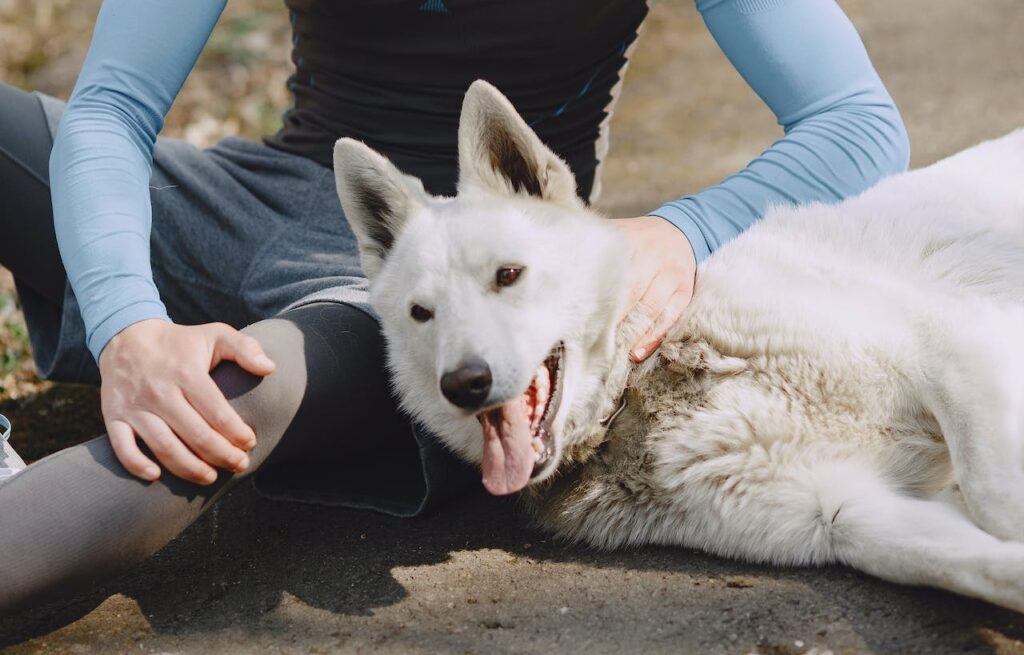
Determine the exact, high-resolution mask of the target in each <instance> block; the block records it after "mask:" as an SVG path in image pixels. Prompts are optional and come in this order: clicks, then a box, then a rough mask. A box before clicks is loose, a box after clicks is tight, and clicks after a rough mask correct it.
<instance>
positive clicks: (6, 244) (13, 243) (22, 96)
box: [0, 82, 65, 307]
mask: <svg viewBox="0 0 1024 655" xmlns="http://www.w3.org/2000/svg"><path fill="white" fill-rule="evenodd" d="M52 145H53V143H52V141H51V138H50V130H49V128H48V126H47V123H46V119H45V116H44V115H43V110H42V107H41V106H40V104H39V99H38V98H36V97H35V96H33V95H32V94H30V93H25V92H24V91H21V90H20V89H16V88H15V87H13V86H9V85H7V84H3V83H2V82H0V197H3V199H4V200H3V204H2V205H0V207H2V209H0V266H3V267H5V268H7V269H9V270H10V271H11V272H12V273H13V274H14V276H15V277H16V278H17V279H18V281H19V284H22V285H25V286H27V287H29V288H30V289H32V290H33V291H35V292H36V293H37V294H39V295H41V296H43V297H44V298H46V299H47V300H49V301H50V302H52V303H53V304H55V305H56V306H58V307H59V306H60V303H61V299H62V298H63V295H64V284H65V274H64V266H63V264H61V260H60V253H59V252H58V250H57V237H56V236H55V234H54V230H53V214H52V212H51V208H50V187H49V172H48V162H49V159H50V149H51V147H52Z"/></svg>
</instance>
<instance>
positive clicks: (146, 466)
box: [107, 421, 160, 482]
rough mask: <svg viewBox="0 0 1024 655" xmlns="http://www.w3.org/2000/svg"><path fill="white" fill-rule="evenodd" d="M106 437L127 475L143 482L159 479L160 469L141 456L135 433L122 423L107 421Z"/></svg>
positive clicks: (151, 461)
mask: <svg viewBox="0 0 1024 655" xmlns="http://www.w3.org/2000/svg"><path fill="white" fill-rule="evenodd" d="M107 437H108V438H109V439H110V446H111V448H113V449H114V454H115V455H117V459H118V461H119V462H121V465H122V466H124V467H125V469H127V470H128V472H129V473H131V474H132V475H134V476H135V477H137V478H142V479H143V480H149V481H151V482H152V481H153V480H156V479H157V478H159V477H160V467H159V466H157V465H156V463H154V462H153V460H151V459H150V458H148V457H146V456H145V455H143V454H142V451H141V450H139V445H138V444H137V443H135V431H134V430H132V428H131V426H130V425H128V424H127V423H125V422H124V421H109V422H108V423H107Z"/></svg>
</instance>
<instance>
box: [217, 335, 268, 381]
mask: <svg viewBox="0 0 1024 655" xmlns="http://www.w3.org/2000/svg"><path fill="white" fill-rule="evenodd" d="M215 329H216V331H217V334H216V341H215V343H214V350H213V366H216V365H217V364H218V363H220V362H221V361H224V360H225V359H228V360H232V361H234V362H235V363H237V364H238V365H239V366H241V367H242V368H243V369H245V370H246V371H248V372H249V373H252V374H253V375H259V376H265V375H270V374H271V373H273V372H274V362H273V361H272V360H271V359H270V358H269V357H267V354H266V353H265V352H263V346H261V345H260V342H259V341H257V340H256V339H254V338H252V337H250V336H249V335H246V334H242V333H241V332H239V331H238V330H235V329H234V328H232V327H229V326H227V325H218V326H216V328H215Z"/></svg>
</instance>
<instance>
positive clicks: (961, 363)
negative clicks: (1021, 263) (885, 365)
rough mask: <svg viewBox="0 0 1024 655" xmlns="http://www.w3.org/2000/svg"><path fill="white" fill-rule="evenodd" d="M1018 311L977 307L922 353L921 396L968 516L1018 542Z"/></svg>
mask: <svg viewBox="0 0 1024 655" xmlns="http://www.w3.org/2000/svg"><path fill="white" fill-rule="evenodd" d="M1022 335H1024V313H1022V312H1021V311H1020V310H1018V309H1005V308H990V307H980V308H979V309H978V311H975V312H973V313H972V315H971V319H970V321H969V322H967V323H966V324H960V325H957V326H955V327H953V326H950V325H949V324H947V325H946V326H945V327H944V328H943V329H942V333H941V334H940V335H935V336H936V337H937V338H933V339H931V340H930V341H931V343H929V345H928V348H927V351H926V352H925V353H924V355H923V361H924V362H925V365H924V379H925V383H924V390H923V399H924V402H925V406H926V407H927V409H928V410H929V411H930V412H931V413H932V414H933V415H934V416H935V418H936V419H937V420H938V423H939V426H940V428H941V430H942V433H943V436H944V438H945V440H946V443H947V445H948V447H949V451H950V457H951V459H952V463H953V472H954V477H955V479H956V481H957V483H958V484H959V486H960V490H961V492H962V494H963V498H964V503H965V505H966V507H967V510H968V512H969V513H970V515H971V517H972V518H973V519H974V520H975V522H977V523H978V525H980V526H981V527H982V528H984V529H985V530H986V531H988V532H990V533H991V534H993V535H995V536H996V537H999V538H1001V539H1008V540H1012V541H1022V542H1024V338H1022Z"/></svg>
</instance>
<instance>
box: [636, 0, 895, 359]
mask: <svg viewBox="0 0 1024 655" xmlns="http://www.w3.org/2000/svg"><path fill="white" fill-rule="evenodd" d="M697 8H698V9H699V10H700V12H701V15H702V17H703V18H704V21H705V23H706V24H707V26H708V29H709V30H710V31H711V34H712V35H713V36H714V38H715V40H716V41H717V42H718V44H719V46H720V47H721V48H722V51H723V52H724V53H725V55H726V56H727V57H728V58H729V60H730V61H731V62H732V64H733V65H734V66H735V67H736V69H737V71H739V73H740V74H741V75H742V76H743V78H744V79H745V80H746V81H747V83H748V84H750V86H751V88H753V89H754V91H755V92H756V93H757V94H758V95H759V96H760V97H761V98H762V99H763V100H764V101H765V103H766V104H767V105H768V106H769V108H770V109H771V110H772V112H773V113H774V114H775V116H776V118H777V120H778V122H779V124H780V125H782V127H783V129H784V132H785V135H784V136H783V137H782V138H781V139H779V140H778V141H776V142H775V143H774V144H772V146H771V147H770V148H769V149H768V150H766V151H765V152H763V153H762V154H761V155H760V156H759V157H757V158H756V159H754V160H753V161H751V162H750V163H749V164H748V165H747V167H746V168H744V169H743V170H742V171H740V172H739V173H737V174H735V175H732V176H730V177H729V178H727V179H726V180H724V181H723V182H721V183H720V184H718V185H715V186H712V187H709V188H707V189H705V190H703V191H701V192H699V193H697V194H694V195H690V196H685V197H683V198H680V199H678V200H674V201H671V202H668V203H665V204H664V205H662V206H661V207H659V208H658V209H656V210H654V211H653V212H651V216H653V217H660V218H659V219H654V218H650V217H648V218H645V219H639V220H641V221H644V223H643V225H644V226H645V229H646V233H647V234H648V235H650V234H658V235H660V238H657V239H651V238H650V237H649V236H648V238H647V239H646V241H645V243H648V244H650V243H652V242H653V243H654V244H655V245H654V246H649V247H653V251H651V250H645V251H639V253H638V255H639V257H638V259H639V258H644V259H648V258H651V259H654V260H656V261H657V263H656V264H654V265H653V266H652V265H651V264H650V263H645V264H642V265H641V264H638V265H637V266H636V267H635V268H638V269H641V268H642V269H643V270H640V271H639V273H638V277H637V279H636V283H635V284H634V287H644V288H643V290H641V291H637V292H635V295H636V294H638V295H636V297H639V298H640V300H639V302H641V303H642V304H643V306H644V307H645V310H647V312H648V315H649V316H650V328H649V329H648V331H647V333H646V334H645V335H644V336H643V337H641V339H640V340H639V341H638V342H637V345H636V347H635V348H634V358H635V359H643V357H644V356H646V355H649V354H650V353H651V352H652V351H653V350H654V349H655V348H657V345H658V344H659V343H660V341H661V339H662V338H663V337H664V334H665V331H667V329H668V328H669V327H671V325H672V324H673V323H674V322H675V321H676V320H677V319H678V317H679V315H680V314H681V312H682V308H685V305H686V303H687V302H688V301H689V297H690V295H691V294H692V291H693V281H694V280H693V276H694V273H695V270H696V269H695V266H694V267H693V268H689V267H688V266H687V264H688V263H689V262H691V261H692V262H693V264H695V265H699V264H700V263H701V262H702V261H703V260H704V259H706V258H707V257H708V256H710V254H711V253H712V252H714V250H716V249H717V248H718V247H720V246H721V245H722V244H724V243H725V242H727V241H728V240H729V239H731V238H733V237H735V236H736V235H738V234H740V233H741V232H742V231H743V230H745V229H746V228H747V227H749V226H750V225H751V224H752V223H753V222H754V221H756V220H757V219H759V218H761V217H762V216H763V215H764V213H765V211H766V210H767V209H768V207H770V206H772V205H793V204H802V203H807V202H813V201H820V202H837V201H839V200H842V199H843V198H846V197H849V196H852V195H856V194H857V193H860V192H861V191H863V190H865V189H867V188H868V187H870V186H871V185H873V184H874V183H875V182H877V181H878V180H879V179H881V178H882V177H885V176H886V175H891V174H893V173H897V172H900V171H903V170H905V169H906V167H907V163H908V160H909V150H910V149H909V143H908V140H907V135H906V131H905V129H904V126H903V122H902V120H901V119H900V116H899V112H898V111H897V110H896V106H895V104H894V103H893V101H892V98H891V97H890V96H889V94H888V92H887V91H886V89H885V87H884V85H883V84H882V82H881V80H880V79H879V78H878V75H877V73H876V72H875V70H874V68H873V67H872V65H871V61H870V59H869V58H868V55H867V52H866V51H865V49H864V46H863V44H862V42H861V40H860V37H859V36H858V35H857V32H856V30H855V29H854V27H853V25H852V24H851V23H850V21H849V19H847V17H846V16H845V15H844V14H843V12H842V10H841V9H840V8H839V7H838V5H836V4H835V2H833V1H832V0H697ZM660 219H665V220H667V221H668V222H669V223H671V224H672V225H673V226H675V227H676V228H678V231H680V232H681V233H682V234H683V235H685V237H686V240H687V241H688V242H689V246H690V248H691V250H692V254H693V256H692V259H691V257H690V253H686V252H685V246H683V245H682V242H681V240H680V239H678V238H677V237H676V236H672V235H670V233H669V232H668V231H667V230H666V228H665V226H664V225H660V226H659V225H658V224H657V220H660ZM634 227H635V226H629V225H626V224H623V225H622V228H623V230H624V231H625V233H626V236H627V238H630V240H631V242H634V243H636V242H637V241H638V237H637V236H636V234H637V233H636V230H635V229H633V228H634ZM671 248H683V249H684V251H683V252H684V254H683V255H681V256H680V255H679V252H680V250H675V253H674V254H673V253H671V252H669V250H670V249H671ZM634 249H635V250H636V248H634ZM673 256H675V257H676V258H677V259H679V258H680V257H681V258H682V259H683V261H684V263H683V264H680V262H679V261H674V262H673V261H669V260H670V259H671V258H672V257H673ZM651 268H653V269H654V270H655V273H654V275H655V276H658V275H659V273H660V271H662V270H665V269H668V270H669V271H670V272H671V279H670V280H665V279H662V280H661V281H660V282H659V284H657V285H655V284H652V281H653V280H655V279H657V278H656V277H654V278H648V279H644V277H643V276H644V275H648V276H649V275H650V271H649V269H651ZM660 277H662V278H664V277H666V275H660ZM673 280H674V282H675V283H674V284H673V283H672V281H673ZM648 288H650V292H649V293H648V292H647V289H648ZM641 349H642V350H644V351H645V354H644V355H639V354H638V353H637V350H641Z"/></svg>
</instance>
